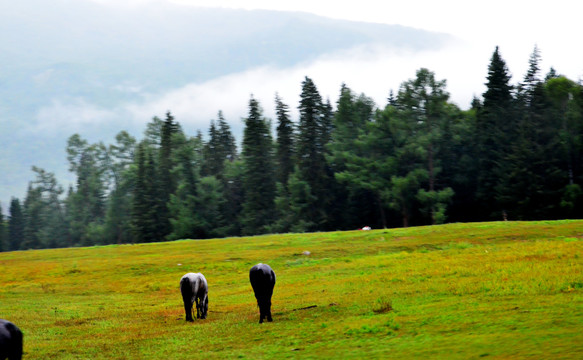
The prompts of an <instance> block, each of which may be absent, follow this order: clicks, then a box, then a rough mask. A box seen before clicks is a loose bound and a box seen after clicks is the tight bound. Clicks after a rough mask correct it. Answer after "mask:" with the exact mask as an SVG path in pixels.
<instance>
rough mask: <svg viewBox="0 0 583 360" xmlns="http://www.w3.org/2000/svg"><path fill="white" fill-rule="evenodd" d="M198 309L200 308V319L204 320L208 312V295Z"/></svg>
mask: <svg viewBox="0 0 583 360" xmlns="http://www.w3.org/2000/svg"><path fill="white" fill-rule="evenodd" d="M200 307H201V309H200V312H201V313H202V314H201V318H202V319H206V315H207V313H208V311H209V296H208V294H207V295H206V296H205V297H204V300H203V301H202V303H201V304H200Z"/></svg>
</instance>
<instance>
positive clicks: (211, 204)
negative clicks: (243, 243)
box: [0, 47, 583, 251]
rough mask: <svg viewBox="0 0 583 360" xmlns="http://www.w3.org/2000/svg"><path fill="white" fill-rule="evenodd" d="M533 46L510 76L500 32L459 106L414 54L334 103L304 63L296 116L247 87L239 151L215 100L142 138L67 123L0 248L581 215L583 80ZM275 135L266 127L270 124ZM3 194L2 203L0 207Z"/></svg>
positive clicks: (11, 215)
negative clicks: (194, 120) (211, 111)
mask: <svg viewBox="0 0 583 360" xmlns="http://www.w3.org/2000/svg"><path fill="white" fill-rule="evenodd" d="M540 58H541V55H540V51H539V50H538V49H537V48H536V47H535V49H534V50H533V53H532V55H531V57H530V59H529V60H528V65H529V67H528V70H527V72H526V74H525V75H524V77H523V79H522V81H521V82H519V83H517V84H512V83H511V76H510V72H509V69H508V68H507V66H506V63H505V61H504V59H503V58H502V54H501V52H500V49H499V48H498V47H496V49H495V50H494V52H493V54H492V57H491V59H490V64H489V66H488V69H487V76H486V91H485V92H484V93H483V94H482V97H481V98H474V100H473V101H472V104H471V107H470V108H469V109H467V110H461V109H460V108H459V107H458V106H456V105H455V104H452V103H451V102H450V101H449V93H448V91H447V82H446V80H440V79H437V78H436V77H435V74H434V73H433V72H432V71H430V70H428V69H425V68H422V69H419V70H418V71H417V72H416V73H415V74H414V77H413V78H411V79H410V80H407V81H405V82H403V83H402V84H401V86H400V88H399V90H398V92H397V93H396V94H395V93H393V91H392V90H391V91H390V94H389V97H388V102H387V104H375V103H374V101H373V100H372V99H371V98H369V97H367V96H366V95H365V94H355V93H354V92H353V91H352V90H351V89H350V88H349V87H348V86H347V85H346V84H342V86H341V88H340V94H339V97H338V100H337V101H336V102H335V105H336V106H335V108H334V107H333V106H332V103H331V102H330V101H329V100H326V101H325V100H323V99H322V97H321V95H320V93H319V91H318V89H317V87H316V84H315V83H314V81H313V80H312V79H310V78H309V77H305V79H304V81H303V82H302V83H301V88H300V102H299V104H298V110H299V118H298V119H293V118H292V116H291V115H290V111H289V106H288V105H287V104H285V103H284V102H283V100H282V99H281V98H280V97H279V96H278V95H277V94H276V97H275V114H276V119H274V120H275V124H276V126H275V134H272V128H271V127H272V123H271V119H267V118H265V117H264V115H263V111H262V108H261V106H260V104H259V102H258V101H257V100H256V99H254V98H253V97H251V99H250V100H249V112H248V114H247V116H246V117H245V118H244V119H243V121H244V125H245V128H244V135H243V138H242V141H241V143H240V144H241V152H240V153H239V152H238V150H237V141H236V139H235V137H234V136H233V135H232V133H231V130H230V126H229V124H228V123H227V121H226V120H225V118H224V116H223V113H222V112H221V111H219V112H218V116H217V118H216V119H213V120H211V121H210V127H209V130H208V135H207V136H206V137H204V136H203V135H202V133H201V132H200V131H198V133H197V134H196V135H195V136H192V137H190V136H188V135H187V134H185V133H184V131H183V130H182V127H181V126H180V123H179V122H178V121H177V120H175V119H174V116H173V115H172V114H171V113H170V112H167V113H166V116H165V118H164V119H163V120H162V119H160V118H158V117H154V118H153V119H152V120H151V121H150V122H149V123H148V124H147V125H146V128H145V130H144V135H143V138H142V139H140V140H137V139H135V138H134V137H132V136H130V135H129V134H128V133H127V132H125V131H121V132H120V133H119V134H118V135H117V136H116V138H115V142H114V143H113V144H111V145H105V144H104V143H103V142H98V143H95V144H91V143H89V142H88V141H87V140H85V139H83V137H82V136H81V135H80V134H73V135H72V136H71V137H70V138H69V140H68V142H67V145H66V150H67V160H68V161H69V165H70V171H71V172H72V173H73V174H74V175H75V178H76V181H75V183H74V184H73V185H71V186H70V187H69V189H68V191H67V192H66V193H65V191H64V190H63V188H62V186H61V185H59V184H58V182H57V179H56V178H55V176H54V174H52V173H50V172H47V171H45V170H44V169H42V168H39V167H33V172H34V175H35V178H34V180H33V181H31V182H30V183H29V185H28V190H27V193H26V196H25V198H24V200H23V201H20V200H19V199H17V198H13V199H12V200H11V202H10V206H9V208H8V214H7V215H8V216H2V212H1V209H0V251H11V250H19V249H36V248H52V247H65V246H85V245H94V244H110V243H128V242H153V241H164V240H173V239H182V238H196V239H201V238H210V237H223V236H239V235H254V234H262V233H268V232H288V231H293V232H302V231H323V230H333V229H356V228H361V227H363V226H365V225H369V226H372V227H392V226H410V225H422V224H437V223H443V222H447V221H486V220H502V219H510V220H515V219H520V220H530V219H557V218H581V217H583V189H582V186H583V85H582V84H581V83H580V82H579V83H577V82H575V81H573V80H570V79H567V78H566V77H564V76H562V75H560V74H559V73H558V72H557V71H556V70H554V69H551V70H550V71H549V72H548V74H547V75H546V76H545V77H544V78H543V77H542V76H541V69H540ZM273 135H275V138H274V136H273ZM5 210H6V209H5Z"/></svg>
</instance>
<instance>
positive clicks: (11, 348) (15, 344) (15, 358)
mask: <svg viewBox="0 0 583 360" xmlns="http://www.w3.org/2000/svg"><path fill="white" fill-rule="evenodd" d="M4 359H8V360H20V359H22V331H20V329H19V328H18V327H17V326H16V325H14V324H13V323H11V322H10V321H8V320H2V319H0V360H4Z"/></svg>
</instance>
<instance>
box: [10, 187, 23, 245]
mask: <svg viewBox="0 0 583 360" xmlns="http://www.w3.org/2000/svg"><path fill="white" fill-rule="evenodd" d="M23 241H24V214H23V212H22V207H21V206H20V200H18V199H17V198H12V199H11V200H10V213H9V218H8V250H18V249H20V248H21V245H22V242H23Z"/></svg>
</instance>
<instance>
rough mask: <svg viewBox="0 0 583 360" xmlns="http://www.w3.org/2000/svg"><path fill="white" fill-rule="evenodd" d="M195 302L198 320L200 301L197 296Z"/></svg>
mask: <svg viewBox="0 0 583 360" xmlns="http://www.w3.org/2000/svg"><path fill="white" fill-rule="evenodd" d="M195 301H196V318H197V319H200V299H199V298H198V296H197V297H196V298H195Z"/></svg>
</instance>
